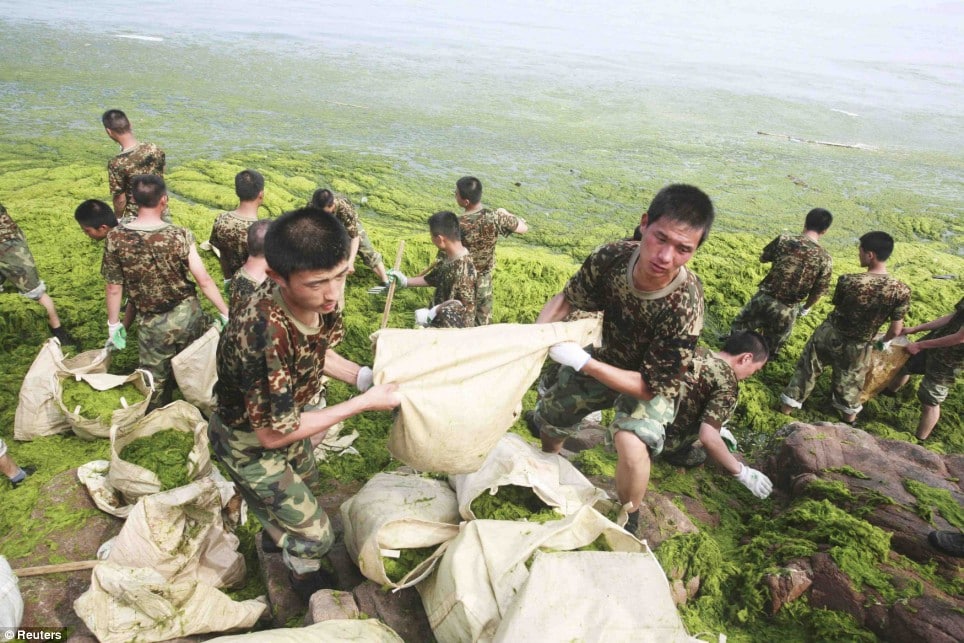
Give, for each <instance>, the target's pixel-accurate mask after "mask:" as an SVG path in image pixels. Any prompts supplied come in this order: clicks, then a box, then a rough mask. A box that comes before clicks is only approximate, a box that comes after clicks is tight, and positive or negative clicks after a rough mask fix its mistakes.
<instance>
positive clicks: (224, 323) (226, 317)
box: [218, 313, 228, 330]
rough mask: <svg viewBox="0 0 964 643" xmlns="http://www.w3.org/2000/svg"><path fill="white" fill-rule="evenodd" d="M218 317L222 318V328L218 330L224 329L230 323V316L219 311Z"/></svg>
mask: <svg viewBox="0 0 964 643" xmlns="http://www.w3.org/2000/svg"><path fill="white" fill-rule="evenodd" d="M218 317H220V318H221V328H219V329H218V330H224V327H225V326H227V325H228V316H227V315H225V314H224V313H218Z"/></svg>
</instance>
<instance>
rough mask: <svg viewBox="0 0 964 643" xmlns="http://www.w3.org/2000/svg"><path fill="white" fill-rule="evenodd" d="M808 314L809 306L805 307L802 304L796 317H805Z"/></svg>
mask: <svg viewBox="0 0 964 643" xmlns="http://www.w3.org/2000/svg"><path fill="white" fill-rule="evenodd" d="M809 314H810V309H809V308H806V307H804V306H801V307H800V313H799V314H798V317H806V316H807V315H809Z"/></svg>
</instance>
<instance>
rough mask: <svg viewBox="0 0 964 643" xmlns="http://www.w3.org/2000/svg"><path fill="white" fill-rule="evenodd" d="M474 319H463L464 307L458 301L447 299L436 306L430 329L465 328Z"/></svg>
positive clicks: (470, 324)
mask: <svg viewBox="0 0 964 643" xmlns="http://www.w3.org/2000/svg"><path fill="white" fill-rule="evenodd" d="M474 321H475V320H474V319H471V320H469V319H466V318H465V305H464V304H463V303H462V302H461V301H459V300H458V299H449V300H448V301H443V302H442V303H441V304H439V305H438V308H437V309H436V311H435V319H433V320H432V328H467V327H470V326H472V323H473V322H474Z"/></svg>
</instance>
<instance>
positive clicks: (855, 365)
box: [781, 319, 873, 415]
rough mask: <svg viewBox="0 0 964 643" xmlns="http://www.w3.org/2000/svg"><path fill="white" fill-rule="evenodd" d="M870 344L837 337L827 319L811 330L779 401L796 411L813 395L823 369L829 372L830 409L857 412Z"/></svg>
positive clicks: (865, 374)
mask: <svg viewBox="0 0 964 643" xmlns="http://www.w3.org/2000/svg"><path fill="white" fill-rule="evenodd" d="M872 350H873V344H871V343H870V342H866V341H860V340H854V339H851V338H849V337H846V336H844V335H843V334H841V333H840V332H839V331H838V330H837V329H836V328H835V327H834V325H833V324H832V323H831V321H830V320H829V319H827V320H825V321H824V322H823V323H822V324H820V326H818V327H817V329H816V330H815V331H813V335H812V336H811V337H810V340H809V341H808V342H807V345H806V346H804V347H803V354H802V355H800V359H799V360H797V365H796V368H795V369H794V372H793V377H792V378H791V379H790V383H789V384H787V386H786V388H785V389H783V394H782V395H781V400H782V401H783V403H784V404H788V405H789V406H791V407H794V408H800V407H801V406H802V405H803V402H804V401H805V400H806V399H807V398H808V397H809V396H810V393H812V392H813V387H814V386H815V385H816V383H817V378H819V377H820V373H822V372H823V369H825V368H826V367H827V366H829V367H830V368H831V369H832V371H831V373H832V374H831V379H830V390H831V393H832V397H831V402H832V404H833V406H834V408H836V409H838V410H839V411H841V412H842V413H846V414H848V415H849V414H856V413H860V411H861V410H862V409H863V406H862V405H861V404H860V391H861V390H862V389H863V387H864V380H865V379H866V376H867V366H868V362H869V359H870V352H871V351H872Z"/></svg>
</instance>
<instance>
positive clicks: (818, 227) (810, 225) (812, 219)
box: [803, 208, 833, 233]
mask: <svg viewBox="0 0 964 643" xmlns="http://www.w3.org/2000/svg"><path fill="white" fill-rule="evenodd" d="M831 223H833V215H832V214H830V210H825V209H823V208H814V209H813V210H810V212H807V219H806V221H804V223H803V229H804V230H812V231H813V232H820V233H822V232H826V230H827V228H829V227H830V224H831Z"/></svg>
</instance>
